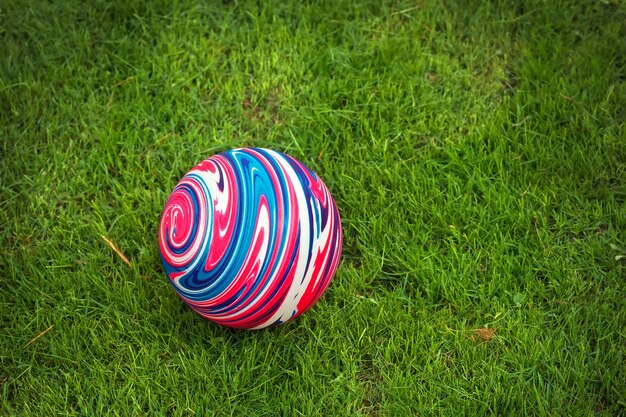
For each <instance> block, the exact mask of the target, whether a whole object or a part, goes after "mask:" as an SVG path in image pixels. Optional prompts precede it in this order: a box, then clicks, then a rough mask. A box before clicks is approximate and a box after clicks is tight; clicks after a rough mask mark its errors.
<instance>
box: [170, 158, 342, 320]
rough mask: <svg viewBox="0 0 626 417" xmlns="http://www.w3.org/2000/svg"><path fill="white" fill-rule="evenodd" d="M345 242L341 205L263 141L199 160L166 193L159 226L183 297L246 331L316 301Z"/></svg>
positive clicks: (174, 282) (309, 173)
mask: <svg viewBox="0 0 626 417" xmlns="http://www.w3.org/2000/svg"><path fill="white" fill-rule="evenodd" d="M341 244H342V231H341V223H340V219H339V212H338V211H337V206H336V204H335V202H334V200H333V198H332V196H331V195H330V192H329V191H328V189H327V188H326V185H324V183H323V182H322V181H321V179H319V178H318V177H317V176H316V175H315V174H314V173H313V172H312V171H311V170H309V169H308V168H307V167H306V166H305V165H304V164H302V163H301V162H299V161H298V160H296V159H294V158H292V157H290V156H288V155H285V154H283V153H280V152H276V151H272V150H268V149H260V148H244V149H235V150H232V151H228V152H224V153H222V154H218V155H215V156H212V157H211V158H209V159H207V160H205V161H203V162H202V163H200V164H198V165H197V166H196V167H194V168H193V169H192V170H191V171H190V172H189V173H188V174H187V175H185V176H184V177H183V179H182V180H181V181H180V182H179V183H178V184H177V185H176V187H175V188H174V191H173V192H172V194H171V195H170V197H169V199H168V200H167V203H166V205H165V208H164V210H163V214H162V216H161V226H160V230H159V249H160V252H161V259H162V261H163V266H164V268H165V273H166V274H167V276H168V277H169V279H170V282H171V283H172V285H173V286H174V288H175V289H176V291H177V292H178V294H179V295H180V296H181V297H182V299H183V300H184V301H185V302H186V303H187V304H188V305H189V306H190V307H191V308H193V309H194V310H195V311H197V312H198V313H200V314H201V315H202V316H204V317H206V318H208V319H209V320H211V321H213V322H216V323H218V324H221V325H224V326H228V327H236V328H247V329H259V328H263V327H267V326H270V325H273V324H278V323H282V322H285V321H287V320H290V319H292V318H295V317H297V316H298V315H300V314H302V313H303V312H304V311H306V310H307V309H308V308H309V307H311V306H312V305H313V304H314V303H315V302H316V301H317V300H318V299H319V297H320V296H321V295H322V293H323V292H324V291H325V290H326V288H327V287H328V284H329V283H330V281H331V279H332V277H333V275H334V274H335V271H336V269H337V265H338V264H339V258H340V255H341Z"/></svg>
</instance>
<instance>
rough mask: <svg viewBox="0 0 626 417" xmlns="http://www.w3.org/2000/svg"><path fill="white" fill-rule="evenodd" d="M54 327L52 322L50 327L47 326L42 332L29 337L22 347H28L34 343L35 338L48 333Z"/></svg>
mask: <svg viewBox="0 0 626 417" xmlns="http://www.w3.org/2000/svg"><path fill="white" fill-rule="evenodd" d="M53 327H54V324H53V325H52V326H50V327H48V328H47V329H46V330H44V331H43V332H41V333H39V334H38V335H37V336H35V337H33V338H32V339H30V340H29V341H28V343H26V344H25V345H24V347H23V349H26V348H27V347H29V346H30V345H32V344H33V343H35V341H36V340H37V339H39V338H40V337H41V336H43V335H44V334H46V333H48V332H49V331H50V330H52V328H53Z"/></svg>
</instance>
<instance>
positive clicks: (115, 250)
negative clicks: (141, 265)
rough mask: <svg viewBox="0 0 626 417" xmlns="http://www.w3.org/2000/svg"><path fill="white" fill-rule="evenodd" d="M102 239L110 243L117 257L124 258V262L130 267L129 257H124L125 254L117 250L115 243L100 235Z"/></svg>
mask: <svg viewBox="0 0 626 417" xmlns="http://www.w3.org/2000/svg"><path fill="white" fill-rule="evenodd" d="M100 237H101V238H102V239H103V240H104V241H105V242H106V243H108V245H109V246H110V247H111V249H113V251H114V252H115V253H117V256H119V257H120V258H122V261H124V262H125V263H126V265H128V266H130V261H129V260H128V258H127V257H125V256H124V254H123V253H122V252H121V251H120V250H119V249H118V248H117V246H115V243H113V242H112V241H111V240H109V239H107V238H106V236H104V235H100Z"/></svg>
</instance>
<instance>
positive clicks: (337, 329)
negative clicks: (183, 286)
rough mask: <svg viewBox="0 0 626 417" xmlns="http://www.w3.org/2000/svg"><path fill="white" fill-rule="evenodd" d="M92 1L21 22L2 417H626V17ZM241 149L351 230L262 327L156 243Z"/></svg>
mask: <svg viewBox="0 0 626 417" xmlns="http://www.w3.org/2000/svg"><path fill="white" fill-rule="evenodd" d="M84 3H85V2H79V1H56V2H44V1H17V0H5V1H2V2H0V51H1V52H0V138H1V139H0V140H1V142H0V160H1V163H2V165H1V168H0V415H3V416H4V415H6V416H12V415H40V416H46V417H49V416H55V415H94V416H100V415H128V416H138V415H154V416H191V415H240V416H278V415H284V416H299V415H303V416H335V415H336V416H428V415H441V416H461V415H476V416H483V415H502V416H513V415H521V416H532V415H553V416H563V415H576V416H578V415H580V416H587V415H602V416H614V415H626V330H625V329H626V302H625V295H626V264H625V262H626V259H624V258H621V259H620V257H619V256H620V255H626V236H625V231H626V207H625V200H626V126H625V120H626V83H625V80H626V78H625V77H626V75H625V74H626V61H625V57H626V41H625V40H624V39H626V24H625V23H624V22H626V4H625V3H624V2H622V1H620V0H606V1H595V0H594V1H591V0H589V1H587V0H585V1H574V0H572V1H560V0H555V1H540V0H535V1H532V0H528V1H523V2H518V1H512V0H511V1H504V0H501V1H493V2H479V1H472V2H463V1H459V2H453V1H449V2H446V4H445V5H444V4H440V3H441V2H437V1H430V0H428V1H420V2H409V1H384V2H383V1H378V0H376V1H371V2H366V1H343V0H336V1H332V2H320V4H300V3H308V2H299V1H295V0H294V1H280V2H279V1H277V2H274V4H270V3H269V2H260V3H262V4H265V5H261V6H259V4H258V3H256V2H245V1H242V2H236V1H235V2H227V1H225V2H223V4H218V3H217V2H193V1H186V0H181V1H174V2H171V1H145V2H143V1H129V0H125V1H123V0H116V1H92V2H89V4H84ZM240 146H263V147H270V148H274V149H278V150H282V151H285V152H287V153H289V154H291V155H293V156H295V157H297V158H299V159H301V160H302V161H304V162H305V163H307V164H308V165H309V166H310V167H311V168H313V169H314V170H315V171H316V172H318V173H319V174H320V176H321V177H322V178H323V179H324V181H325V182H326V183H327V184H328V186H329V188H330V189H331V191H332V193H333V195H334V196H335V199H336V200H337V203H338V206H339V209H340V212H341V215H342V219H343V228H344V235H345V241H344V255H343V258H342V263H341V265H340V267H339V270H338V272H337V275H336V277H335V279H334V281H333V283H332V284H331V286H330V288H329V289H328V291H327V293H326V294H325V296H324V297H323V298H322V299H321V300H320V302H318V304H317V305H316V306H315V307H314V308H313V309H312V310H310V311H309V312H307V313H306V314H305V315H303V316H302V317H301V318H299V319H297V320H295V321H294V322H291V323H288V324H285V325H282V326H280V327H277V328H274V329H270V330H266V331H259V332H241V331H232V330H228V329H224V328H221V327H218V326H215V325H212V324H211V323H209V322H207V321H205V320H203V319H202V318H201V317H199V316H197V315H196V314H195V313H193V312H192V311H191V310H190V309H189V308H187V307H186V306H185V305H184V304H183V303H182V302H181V301H180V299H179V298H178V297H177V295H176V294H175V292H174V291H173V290H172V288H171V287H170V285H169V283H168V282H167V279H166V277H165V276H164V274H163V272H162V269H161V265H160V259H159V255H158V248H157V236H156V235H157V228H158V222H159V216H160V211H161V209H162V207H163V204H164V203H165V200H166V198H167V195H168V194H169V192H170V191H171V189H172V188H173V186H174V184H175V183H176V182H177V181H178V179H180V177H182V175H183V174H184V173H185V172H186V171H187V170H188V169H190V168H191V167H192V166H193V165H195V164H196V163H197V162H199V161H201V160H202V159H204V158H206V157H208V156H210V155H212V154H214V153H216V152H219V151H222V150H226V149H229V148H232V147H240ZM101 234H102V235H105V236H108V237H109V238H110V239H111V240H113V241H114V242H115V243H116V244H117V245H118V246H119V248H120V249H121V250H122V251H123V252H124V253H125V254H126V255H127V256H128V257H129V258H130V260H131V262H132V266H131V267H128V266H126V265H125V264H124V263H123V262H122V261H121V259H120V258H118V257H117V256H116V255H115V253H114V252H113V251H112V250H111V249H110V248H109V247H108V246H107V245H106V243H105V242H104V241H103V240H102V239H101V237H100V235H101ZM50 326H53V327H52V328H51V329H50V330H49V331H48V332H47V333H45V334H43V335H41V337H39V338H38V339H37V340H35V341H33V342H32V343H30V344H29V341H31V340H32V339H33V338H35V337H36V336H38V335H39V334H41V333H42V332H43V331H45V330H46V329H49V328H50ZM484 328H487V329H489V330H480V329H484ZM493 332H495V334H493ZM481 336H482V338H481ZM483 339H486V340H483Z"/></svg>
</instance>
